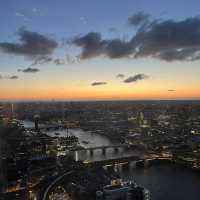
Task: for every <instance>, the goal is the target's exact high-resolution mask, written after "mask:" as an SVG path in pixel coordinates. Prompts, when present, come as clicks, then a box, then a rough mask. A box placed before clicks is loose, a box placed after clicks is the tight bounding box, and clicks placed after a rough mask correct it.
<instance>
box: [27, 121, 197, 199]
mask: <svg viewBox="0 0 200 200" xmlns="http://www.w3.org/2000/svg"><path fill="white" fill-rule="evenodd" d="M29 125H30V124H29ZM56 132H59V133H60V136H66V130H59V131H56ZM47 134H48V135H50V136H54V134H55V131H48V132H47ZM69 134H70V135H75V136H77V137H78V138H79V141H80V144H81V145H82V146H84V147H85V148H87V147H96V146H102V145H113V143H112V142H111V141H110V140H109V139H108V138H106V137H105V136H101V135H98V134H94V133H91V132H86V131H83V130H81V129H70V130H69ZM84 141H87V142H88V143H85V142H84ZM134 153H135V152H133V151H128V152H127V151H126V152H124V151H123V149H120V150H119V152H117V153H116V152H114V151H113V150H112V149H108V150H107V151H106V155H103V154H102V151H101V150H95V151H94V154H93V155H91V154H90V153H89V152H88V151H83V152H81V153H80V155H79V158H80V159H81V160H101V159H105V158H114V157H119V156H120V157H121V156H128V155H133V154H134ZM119 173H120V175H121V177H122V179H123V180H135V181H136V182H137V183H138V184H140V185H142V186H144V187H146V188H147V189H149V190H150V192H151V197H152V199H153V200H199V199H200V174H199V173H197V172H194V171H191V170H189V169H186V168H184V167H181V166H177V165H174V164H159V165H154V166H151V167H148V168H142V167H141V168H129V169H127V170H120V172H119Z"/></svg>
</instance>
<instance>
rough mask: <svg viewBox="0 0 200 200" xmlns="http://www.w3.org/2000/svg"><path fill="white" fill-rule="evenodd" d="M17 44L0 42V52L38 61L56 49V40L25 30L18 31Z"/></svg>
mask: <svg viewBox="0 0 200 200" xmlns="http://www.w3.org/2000/svg"><path fill="white" fill-rule="evenodd" d="M18 36H19V42H18V43H15V42H0V50H2V51H3V52H5V53H9V54H14V55H24V56H27V57H28V58H31V59H36V58H37V59H39V58H40V57H45V56H47V55H50V54H52V52H53V51H54V50H55V49H56V48H57V47H58V43H57V41H56V40H54V39H52V38H49V37H47V36H45V35H42V34H40V33H37V32H31V31H28V30H25V29H20V30H19V31H18Z"/></svg>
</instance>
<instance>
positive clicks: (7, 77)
mask: <svg viewBox="0 0 200 200" xmlns="http://www.w3.org/2000/svg"><path fill="white" fill-rule="evenodd" d="M0 79H19V76H16V75H11V76H3V75H1V74H0Z"/></svg>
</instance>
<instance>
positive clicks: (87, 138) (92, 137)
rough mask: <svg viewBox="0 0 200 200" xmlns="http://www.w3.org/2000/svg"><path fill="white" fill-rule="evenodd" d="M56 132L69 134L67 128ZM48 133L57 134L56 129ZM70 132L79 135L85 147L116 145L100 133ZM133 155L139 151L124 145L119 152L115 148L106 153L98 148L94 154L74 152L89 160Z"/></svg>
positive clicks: (63, 134) (84, 151)
mask: <svg viewBox="0 0 200 200" xmlns="http://www.w3.org/2000/svg"><path fill="white" fill-rule="evenodd" d="M56 132H57V133H59V136H66V135H67V130H58V131H57V130H56ZM46 133H47V134H48V135H49V136H55V131H48V132H46ZM68 134H69V135H74V136H76V137H78V138H79V142H80V144H81V146H83V147H85V148H90V147H100V146H109V145H115V143H113V142H111V141H110V140H109V139H108V138H107V137H105V136H101V135H99V134H95V133H91V132H88V131H83V130H82V129H69V132H68ZM131 155H138V152H137V151H133V150H125V149H124V148H123V147H120V148H118V151H117V152H116V151H115V150H114V149H113V148H108V149H106V154H103V152H102V149H96V150H94V151H93V153H92V154H91V152H90V151H89V150H83V151H79V152H78V155H77V154H76V153H75V152H74V158H75V157H76V158H77V156H78V160H87V161H94V160H96V161H97V160H104V159H111V158H118V157H126V156H131Z"/></svg>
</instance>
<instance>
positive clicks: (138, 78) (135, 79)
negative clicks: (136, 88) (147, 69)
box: [124, 74, 149, 83]
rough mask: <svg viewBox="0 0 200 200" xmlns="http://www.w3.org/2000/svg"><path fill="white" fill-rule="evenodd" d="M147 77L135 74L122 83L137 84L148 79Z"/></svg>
mask: <svg viewBox="0 0 200 200" xmlns="http://www.w3.org/2000/svg"><path fill="white" fill-rule="evenodd" d="M148 77H149V76H147V75H145V74H136V75H134V76H130V77H128V78H127V79H125V80H124V83H132V82H137V81H139V80H143V79H146V78H148Z"/></svg>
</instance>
